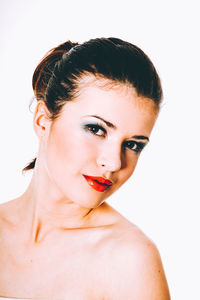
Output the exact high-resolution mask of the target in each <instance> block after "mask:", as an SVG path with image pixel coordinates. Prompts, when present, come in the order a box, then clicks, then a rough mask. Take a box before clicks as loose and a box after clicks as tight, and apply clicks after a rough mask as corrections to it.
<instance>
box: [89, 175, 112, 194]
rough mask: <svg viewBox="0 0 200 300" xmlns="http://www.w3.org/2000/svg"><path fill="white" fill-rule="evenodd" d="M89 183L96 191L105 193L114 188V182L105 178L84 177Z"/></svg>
mask: <svg viewBox="0 0 200 300" xmlns="http://www.w3.org/2000/svg"><path fill="white" fill-rule="evenodd" d="M83 176H84V178H85V179H86V181H87V183H88V184H89V185H90V186H91V187H92V188H93V189H94V190H96V191H98V192H104V191H105V190H107V189H109V188H110V187H111V186H112V182H111V181H110V180H108V179H105V178H103V177H95V176H88V175H83Z"/></svg>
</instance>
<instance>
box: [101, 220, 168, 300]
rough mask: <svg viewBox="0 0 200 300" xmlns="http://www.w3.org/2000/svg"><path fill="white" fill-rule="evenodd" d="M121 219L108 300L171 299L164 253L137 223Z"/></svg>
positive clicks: (110, 269) (108, 289)
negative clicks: (164, 264) (162, 255)
mask: <svg viewBox="0 0 200 300" xmlns="http://www.w3.org/2000/svg"><path fill="white" fill-rule="evenodd" d="M125 220H126V219H123V218H122V219H121V225H120V226H121V230H119V233H120V236H121V238H118V239H117V242H115V243H114V244H115V246H114V248H113V252H112V255H111V257H110V260H109V263H108V269H107V276H108V277H107V282H109V284H108V285H107V288H106V291H107V292H106V294H107V298H105V299H109V300H118V299H119V300H120V299H127V300H129V299H130V300H134V299H135V300H136V299H137V300H138V299H142V300H147V299H148V300H157V299H159V300H169V299H170V295H169V290H168V285H167V280H166V277H165V273H164V269H163V265H162V261H161V257H160V254H159V251H158V249H157V247H156V246H155V244H154V243H153V242H152V241H151V240H150V239H149V238H148V237H146V236H145V234H144V233H143V232H142V231H141V230H140V229H139V228H138V227H137V226H135V225H134V224H132V223H130V222H129V221H127V222H126V221H125Z"/></svg>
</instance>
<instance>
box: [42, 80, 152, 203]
mask: <svg viewBox="0 0 200 300" xmlns="http://www.w3.org/2000/svg"><path fill="white" fill-rule="evenodd" d="M156 117H157V113H156V109H155V104H154V103H153V101H151V100H150V99H147V98H142V97H138V96H137V95H136V93H135V91H134V89H133V88H128V87H126V86H123V85H121V86H118V87H114V88H102V87H99V86H98V85H94V84H93V85H88V86H87V87H84V88H83V87H82V88H81V91H80V94H79V96H78V97H77V98H76V99H75V100H73V101H71V102H67V104H66V105H65V106H64V107H63V110H62V112H61V115H60V116H59V117H58V118H57V119H56V120H54V121H53V122H52V124H51V127H50V129H49V132H48V137H47V138H46V140H45V142H44V141H43V143H44V145H43V149H44V151H43V153H44V156H43V159H44V166H45V172H46V176H47V177H48V180H49V181H50V184H51V187H52V186H53V187H54V188H55V189H56V190H57V191H58V192H59V193H60V195H61V196H62V198H63V199H65V200H66V201H70V202H71V201H72V202H75V203H77V204H78V205H80V206H81V207H87V208H95V207H98V206H99V205H100V204H101V203H102V202H103V201H104V200H105V199H106V198H107V197H108V196H110V195H111V194H112V193H113V192H115V191H116V190H117V189H118V188H119V187H120V186H121V185H122V184H123V183H124V182H125V181H126V180H127V179H128V178H129V177H130V176H131V175H132V173H133V171H134V169H135V167H136V164H137V161H138V158H139V155H140V153H141V151H142V149H143V148H144V146H145V145H146V144H147V142H148V139H149V136H150V133H151V131H152V128H153V125H154V123H155V120H156ZM106 180H109V181H106Z"/></svg>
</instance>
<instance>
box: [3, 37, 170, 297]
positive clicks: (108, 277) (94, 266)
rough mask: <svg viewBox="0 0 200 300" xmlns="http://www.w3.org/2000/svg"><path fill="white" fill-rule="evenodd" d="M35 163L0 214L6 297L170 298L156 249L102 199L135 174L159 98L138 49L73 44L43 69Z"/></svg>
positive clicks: (37, 78) (108, 41) (114, 43)
mask: <svg viewBox="0 0 200 300" xmlns="http://www.w3.org/2000/svg"><path fill="white" fill-rule="evenodd" d="M33 89H34V93H35V97H36V99H37V101H38V102H37V106H36V110H35V114H34V120H33V124H34V130H35V132H36V135H37V137H38V139H39V150H38V155H37V158H36V159H34V160H33V161H32V162H31V163H30V164H29V165H28V166H27V167H26V168H25V169H24V171H26V170H30V169H34V172H33V176H32V179H31V182H30V185H29V186H28V188H27V190H26V191H25V193H24V194H23V195H22V196H20V197H19V198H17V199H14V200H12V201H10V202H8V203H5V204H2V205H1V208H0V216H1V218H0V222H1V226H0V228H1V231H0V237H1V239H0V240H1V248H0V257H1V259H0V269H1V270H2V271H1V274H0V295H1V297H16V298H33V299H40V298H42V299H70V300H72V299H73V300H76V299H81V300H86V299H87V300H89V299H92V300H95V299H98V300H100V299H106V300H112V299H113V300H118V299H126V300H128V299H131V300H132V299H137V300H138V299H142V300H147V299H148V300H158V299H159V300H167V299H170V296H169V291H168V287H167V282H166V278H165V275H164V270H163V267H162V263H161V259H160V256H159V253H158V250H157V248H156V246H155V245H154V244H153V243H152V242H151V241H150V240H149V239H148V238H147V237H146V236H145V235H144V233H142V232H141V230H140V229H138V228H137V227H136V226H135V225H134V224H132V223H131V222H130V221H128V220H127V219H125V218H124V217H123V216H122V215H120V214H119V213H118V212H117V211H116V210H114V209H113V208H112V207H111V206H109V205H108V204H107V203H106V202H105V199H106V198H108V197H109V196H110V195H111V194H113V193H114V192H115V191H116V190H117V189H118V188H119V187H120V186H121V185H123V183H124V182H125V181H126V180H127V179H128V178H129V177H130V176H131V175H132V173H133V171H134V169H135V167H136V164H137V160H138V158H139V155H140V152H141V151H142V149H143V148H144V147H145V145H146V144H147V143H148V141H149V137H150V133H151V131H152V128H153V126H154V123H155V121H156V118H157V115H158V112H159V106H160V102H161V98H162V89H161V85H160V80H159V77H158V74H157V72H156V70H155V68H154V66H153V65H152V63H151V61H150V60H149V58H148V57H147V56H146V55H145V54H144V53H143V52H142V50H140V49H139V48H138V47H136V46H134V45H132V44H130V43H127V42H125V41H122V40H120V39H116V38H101V39H93V40H90V41H88V42H85V43H83V44H80V45H79V44H77V43H71V42H70V41H68V42H66V43H64V44H62V45H60V46H58V47H57V48H55V49H53V50H51V51H50V52H49V53H48V54H47V55H46V56H45V58H44V59H43V60H42V61H41V63H40V64H39V65H38V67H37V68H36V70H35V72H34V75H33Z"/></svg>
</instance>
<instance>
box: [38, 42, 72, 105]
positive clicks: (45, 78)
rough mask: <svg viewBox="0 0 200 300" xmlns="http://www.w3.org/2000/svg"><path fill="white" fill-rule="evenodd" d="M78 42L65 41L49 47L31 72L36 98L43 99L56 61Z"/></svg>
mask: <svg viewBox="0 0 200 300" xmlns="http://www.w3.org/2000/svg"><path fill="white" fill-rule="evenodd" d="M77 45H78V43H73V42H71V41H69V40H68V41H67V42H65V43H63V44H60V45H59V46H57V47H55V48H53V49H51V50H50V51H49V52H47V54H46V55H45V56H44V57H43V59H42V61H41V62H40V63H39V65H38V66H37V68H36V69H35V72H34V74H33V80H32V86H33V90H34V93H35V97H36V99H37V100H40V99H41V100H42V99H44V95H45V90H46V87H47V85H48V82H49V79H50V78H51V76H52V74H53V71H54V68H55V65H56V63H57V62H58V61H59V60H60V59H61V58H62V56H63V54H66V53H67V52H69V50H71V49H72V48H73V47H75V46H77Z"/></svg>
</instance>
